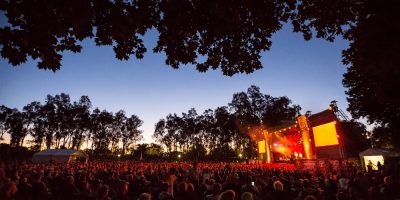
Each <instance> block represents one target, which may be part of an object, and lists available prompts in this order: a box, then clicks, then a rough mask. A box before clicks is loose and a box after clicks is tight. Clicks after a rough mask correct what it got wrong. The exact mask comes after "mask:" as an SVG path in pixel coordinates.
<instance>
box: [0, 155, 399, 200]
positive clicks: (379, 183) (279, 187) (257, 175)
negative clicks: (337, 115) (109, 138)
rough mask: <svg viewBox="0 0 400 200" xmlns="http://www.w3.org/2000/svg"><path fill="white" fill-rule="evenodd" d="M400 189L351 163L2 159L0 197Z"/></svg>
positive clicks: (175, 199) (283, 195)
mask: <svg viewBox="0 0 400 200" xmlns="http://www.w3.org/2000/svg"><path fill="white" fill-rule="evenodd" d="M282 166H285V165H282ZM399 189H400V187H399V185H398V181H397V180H393V177H391V176H388V175H385V173H384V172H383V171H371V172H363V171H360V170H357V169H356V168H355V167H353V166H346V167H341V168H340V169H338V170H328V171H321V170H312V171H309V170H308V171H307V170H295V169H290V168H284V167H281V168H277V167H276V166H275V167H270V166H269V165H257V164H232V163H184V162H182V163H162V162H159V163H140V162H132V161H118V162H117V161H91V162H88V163H70V164H54V163H53V164H33V163H28V162H17V161H10V162H4V161H3V162H1V161H0V195H1V196H0V199H1V200H12V199H16V200H136V199H139V200H150V199H152V200H186V199H188V200H252V199H254V200H264V199H265V200H268V199H271V200H273V199H276V200H286V199H287V200H315V199H318V200H366V199H368V200H380V199H382V200H383V199H385V200H391V199H399V197H400V196H399Z"/></svg>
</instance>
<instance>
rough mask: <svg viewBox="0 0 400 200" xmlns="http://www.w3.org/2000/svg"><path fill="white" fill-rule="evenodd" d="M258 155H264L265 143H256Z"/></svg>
mask: <svg viewBox="0 0 400 200" xmlns="http://www.w3.org/2000/svg"><path fill="white" fill-rule="evenodd" d="M258 153H265V141H264V140H263V141H260V142H258Z"/></svg>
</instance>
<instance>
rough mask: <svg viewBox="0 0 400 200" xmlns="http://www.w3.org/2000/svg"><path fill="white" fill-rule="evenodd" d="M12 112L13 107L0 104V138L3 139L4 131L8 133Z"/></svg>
mask: <svg viewBox="0 0 400 200" xmlns="http://www.w3.org/2000/svg"><path fill="white" fill-rule="evenodd" d="M11 113H12V109H10V108H8V107H6V106H4V105H1V106H0V140H2V139H3V135H4V133H7V132H8V130H9V128H10V127H9V125H10V124H9V123H8V118H9V117H10V114H11Z"/></svg>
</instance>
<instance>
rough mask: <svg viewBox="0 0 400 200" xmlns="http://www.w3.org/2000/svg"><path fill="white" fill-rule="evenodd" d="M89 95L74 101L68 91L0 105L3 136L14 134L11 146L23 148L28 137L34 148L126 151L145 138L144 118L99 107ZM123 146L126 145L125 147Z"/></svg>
mask: <svg viewBox="0 0 400 200" xmlns="http://www.w3.org/2000/svg"><path fill="white" fill-rule="evenodd" d="M91 107H92V103H91V101H90V99H89V97H88V96H81V97H80V99H79V100H78V101H73V102H71V99H70V97H69V95H68V94H64V93H61V94H58V95H55V96H51V95H47V98H46V101H45V103H44V104H42V103H40V102H38V101H34V102H31V103H29V104H27V105H26V106H24V107H23V109H22V111H20V110H18V109H16V108H13V109H12V108H8V107H6V106H4V105H2V106H0V138H2V139H3V136H4V134H6V133H8V134H9V135H10V146H13V147H20V146H22V145H23V144H24V142H26V141H25V140H26V138H27V136H29V135H30V136H31V137H32V138H33V139H32V140H31V141H28V142H29V143H32V147H33V149H34V150H39V149H42V148H47V149H49V148H70V149H80V148H81V147H83V145H84V144H86V145H87V147H88V148H90V149H91V150H93V151H94V152H96V153H100V154H103V153H107V152H118V153H123V154H125V152H126V151H127V150H128V149H129V148H130V146H131V145H132V144H134V143H136V142H137V141H139V140H141V139H142V131H141V130H139V127H140V126H141V125H142V124H143V122H142V120H140V119H139V117H137V116H136V115H132V116H126V114H125V112H124V111H123V110H120V111H118V112H117V113H112V112H108V111H107V110H100V109H99V108H95V109H94V110H91ZM121 147H122V148H121Z"/></svg>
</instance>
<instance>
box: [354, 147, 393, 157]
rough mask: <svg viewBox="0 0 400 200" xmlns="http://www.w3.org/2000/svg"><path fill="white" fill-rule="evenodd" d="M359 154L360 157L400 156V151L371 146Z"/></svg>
mask: <svg viewBox="0 0 400 200" xmlns="http://www.w3.org/2000/svg"><path fill="white" fill-rule="evenodd" d="M359 155H360V157H363V156H383V157H399V156H400V151H398V150H387V149H379V148H369V149H367V150H365V151H362V152H360V154H359Z"/></svg>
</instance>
